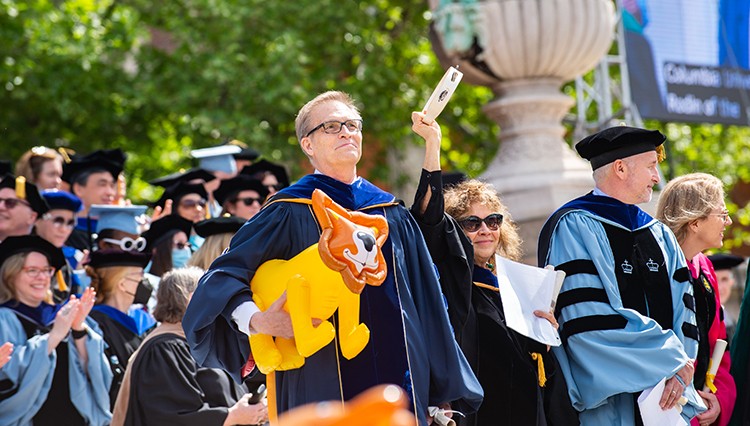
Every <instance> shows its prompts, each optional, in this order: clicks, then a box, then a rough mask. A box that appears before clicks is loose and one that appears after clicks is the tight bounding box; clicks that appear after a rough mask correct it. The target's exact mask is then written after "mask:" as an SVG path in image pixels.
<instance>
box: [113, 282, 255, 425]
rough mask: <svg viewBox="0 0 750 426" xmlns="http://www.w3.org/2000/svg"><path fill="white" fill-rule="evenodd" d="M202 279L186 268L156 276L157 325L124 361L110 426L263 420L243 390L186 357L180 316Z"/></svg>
mask: <svg viewBox="0 0 750 426" xmlns="http://www.w3.org/2000/svg"><path fill="white" fill-rule="evenodd" d="M202 275H203V270H201V269H198V268H187V269H175V270H173V271H170V272H167V273H166V274H165V275H164V276H163V277H162V280H161V283H160V285H159V290H158V291H157V296H156V297H157V304H156V309H155V310H154V316H155V317H156V319H157V320H158V321H159V322H160V323H161V324H160V325H159V326H158V327H157V328H156V329H155V330H154V331H153V332H151V333H150V334H149V335H148V337H146V339H145V340H144V341H143V343H142V344H141V346H140V348H138V350H136V351H135V353H134V354H133V356H132V357H131V359H130V364H129V367H128V370H127V372H126V373H125V379H124V381H123V385H122V387H121V388H120V393H119V395H118V396H117V403H116V404H115V408H114V413H113V414H114V417H113V419H112V426H122V425H128V426H130V425H132V426H148V425H154V426H160V425H166V424H179V425H185V426H190V425H196V426H204V425H205V426H210V425H216V426H220V425H226V426H229V425H237V424H248V425H255V424H262V423H264V422H265V421H266V420H268V410H267V409H266V406H265V405H264V404H263V403H260V402H256V403H253V404H249V403H248V398H249V397H250V396H251V395H249V394H248V393H247V392H248V391H247V388H245V387H244V386H242V385H238V384H236V383H235V382H234V381H233V380H232V378H231V377H230V376H229V375H228V374H226V373H225V372H224V371H222V370H219V369H214V368H203V367H201V366H200V365H198V364H197V363H196V362H195V360H194V359H193V357H192V355H190V348H189V347H188V344H187V341H186V340H185V332H184V331H183V330H182V316H183V315H184V314H185V309H186V308H187V305H188V302H189V301H190V297H191V296H192V294H193V291H195V287H196V286H197V285H198V280H199V279H200V277H201V276H202Z"/></svg>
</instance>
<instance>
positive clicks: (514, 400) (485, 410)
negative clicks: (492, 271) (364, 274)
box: [412, 170, 579, 426]
mask: <svg viewBox="0 0 750 426" xmlns="http://www.w3.org/2000/svg"><path fill="white" fill-rule="evenodd" d="M428 186H429V187H430V188H431V189H432V196H431V197H430V201H429V203H428V206H427V209H426V211H425V213H424V214H420V213H419V211H418V207H419V206H421V204H422V201H423V200H424V197H425V195H426V192H427V187H428ZM441 188H442V178H441V173H440V172H439V171H438V172H427V171H424V170H423V171H422V177H421V179H420V183H419V187H418V189H417V194H416V196H415V199H414V204H413V207H412V214H413V215H414V217H415V219H416V220H417V223H418V224H419V227H420V229H421V230H422V233H423V235H424V237H425V241H426V242H427V247H428V249H429V250H430V254H431V255H432V258H433V261H434V262H435V266H436V267H437V269H438V273H439V276H440V285H441V287H442V290H443V293H444V294H445V297H446V299H447V301H448V316H449V318H450V321H451V325H452V326H453V329H454V333H455V336H456V340H457V342H458V344H459V345H460V347H461V349H462V350H463V352H464V355H465V356H466V359H467V360H468V361H469V364H470V365H471V367H472V369H473V370H474V372H475V373H476V375H477V378H478V379H479V383H480V384H481V385H482V388H483V389H484V402H483V403H482V405H481V406H480V407H479V411H478V412H477V414H475V415H472V416H469V417H467V418H466V419H465V420H461V419H459V417H457V416H454V419H456V420H458V422H459V424H465V425H472V426H477V425H487V426H497V425H514V426H515V425H524V426H526V425H577V424H579V422H578V415H577V413H576V412H575V410H574V409H573V407H572V405H571V404H570V400H569V398H568V394H567V387H566V384H565V378H564V377H563V375H562V374H561V373H559V372H558V368H557V360H556V358H555V357H554V355H553V354H552V352H548V351H547V348H546V346H545V345H543V344H541V343H539V342H536V341H534V340H532V339H529V338H527V337H526V336H523V335H521V334H518V333H517V332H515V331H514V330H511V329H510V328H508V327H507V325H506V323H505V315H504V313H503V308H502V300H501V299H500V294H499V293H498V292H496V291H493V290H491V289H489V288H486V287H480V286H477V285H475V284H474V281H476V277H475V276H474V273H473V271H474V250H473V247H472V244H471V241H470V240H469V238H468V237H467V236H466V234H464V232H463V230H462V229H461V228H460V225H459V224H458V222H456V220H455V219H454V218H452V217H451V216H449V215H447V214H445V213H444V211H443V209H444V207H443V194H442V191H441ZM532 352H536V353H540V354H542V356H543V360H544V369H545V374H546V377H547V383H546V385H545V387H544V388H542V387H540V386H539V385H538V374H537V362H536V361H534V360H532V358H531V353H532Z"/></svg>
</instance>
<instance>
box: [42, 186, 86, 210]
mask: <svg viewBox="0 0 750 426" xmlns="http://www.w3.org/2000/svg"><path fill="white" fill-rule="evenodd" d="M41 195H42V198H44V201H46V202H47V205H48V206H49V209H50V210H70V211H72V212H73V213H78V212H79V211H81V209H82V208H83V202H82V201H81V199H80V198H78V197H76V196H75V195H73V194H71V193H70V192H67V191H60V190H59V189H45V190H44V191H42V192H41Z"/></svg>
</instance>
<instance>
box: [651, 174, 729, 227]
mask: <svg viewBox="0 0 750 426" xmlns="http://www.w3.org/2000/svg"><path fill="white" fill-rule="evenodd" d="M723 203H724V183H723V182H722V181H721V180H719V178H717V177H716V176H713V175H710V174H708V173H690V174H687V175H683V176H680V177H677V178H674V179H672V180H670V181H669V183H667V185H666V186H665V187H664V190H662V192H661V196H659V203H658V205H657V206H656V218H657V219H659V220H660V221H661V222H663V223H664V224H665V225H667V226H668V227H669V229H671V230H672V232H673V233H674V235H675V237H677V241H678V242H683V241H684V240H685V237H686V236H687V230H688V225H689V224H690V223H691V222H693V221H695V220H699V219H704V218H706V217H708V215H710V214H711V212H712V211H713V210H714V209H719V208H722V206H723Z"/></svg>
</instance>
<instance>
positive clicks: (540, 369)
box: [531, 352, 547, 388]
mask: <svg viewBox="0 0 750 426" xmlns="http://www.w3.org/2000/svg"><path fill="white" fill-rule="evenodd" d="M531 359H533V360H534V361H536V368H537V380H538V381H539V387H541V388H543V387H544V385H546V384H547V375H546V374H545V373H544V358H542V354H540V353H538V352H532V353H531Z"/></svg>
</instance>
